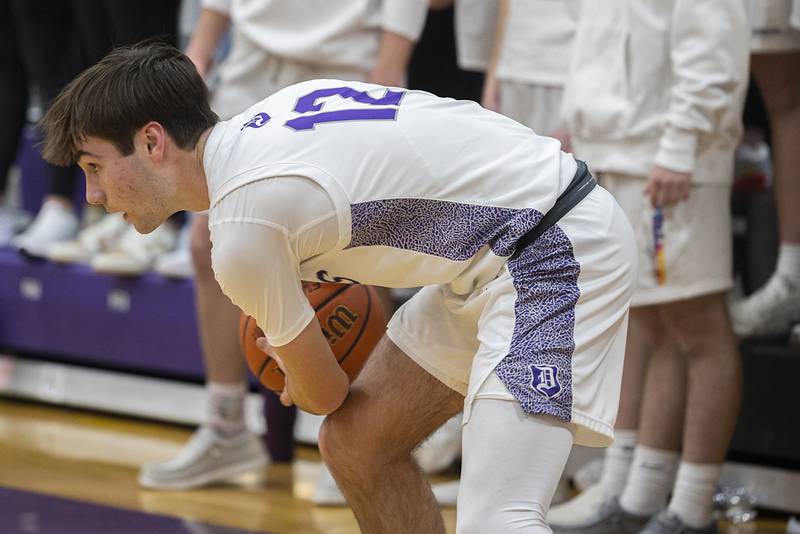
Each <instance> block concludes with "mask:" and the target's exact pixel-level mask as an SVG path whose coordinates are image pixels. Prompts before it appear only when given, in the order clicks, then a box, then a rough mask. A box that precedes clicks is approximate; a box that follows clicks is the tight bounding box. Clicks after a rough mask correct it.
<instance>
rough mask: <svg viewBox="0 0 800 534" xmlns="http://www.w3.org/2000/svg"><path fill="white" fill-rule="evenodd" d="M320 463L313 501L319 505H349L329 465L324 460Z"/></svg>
mask: <svg viewBox="0 0 800 534" xmlns="http://www.w3.org/2000/svg"><path fill="white" fill-rule="evenodd" d="M319 465H320V468H319V474H318V475H317V484H316V485H315V486H314V495H312V496H311V502H313V503H314V504H316V505H317V506H347V500H346V499H345V498H344V495H342V491H341V490H340V489H339V487H338V486H337V485H336V481H335V480H334V479H333V475H332V474H331V472H330V470H329V469H328V466H327V465H325V463H324V462H321V463H320V464H319Z"/></svg>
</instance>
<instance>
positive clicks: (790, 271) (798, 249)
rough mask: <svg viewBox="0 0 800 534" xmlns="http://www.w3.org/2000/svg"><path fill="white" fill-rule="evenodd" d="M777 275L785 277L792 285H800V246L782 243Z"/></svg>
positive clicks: (779, 251) (776, 268) (776, 269)
mask: <svg viewBox="0 0 800 534" xmlns="http://www.w3.org/2000/svg"><path fill="white" fill-rule="evenodd" d="M775 274H778V275H780V276H783V277H784V278H785V279H786V280H789V281H790V282H791V283H792V285H800V244H798V243H781V245H780V248H779V249H778V264H777V266H776V267H775Z"/></svg>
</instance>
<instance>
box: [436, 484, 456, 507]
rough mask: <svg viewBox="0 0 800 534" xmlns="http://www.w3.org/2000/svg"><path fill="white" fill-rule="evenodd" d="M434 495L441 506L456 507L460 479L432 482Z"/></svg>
mask: <svg viewBox="0 0 800 534" xmlns="http://www.w3.org/2000/svg"><path fill="white" fill-rule="evenodd" d="M431 489H432V490H433V496H434V497H436V502H438V503H439V504H440V505H441V506H448V507H455V505H456V502H457V501H458V480H451V481H450V482H440V483H438V484H431Z"/></svg>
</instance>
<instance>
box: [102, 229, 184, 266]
mask: <svg viewBox="0 0 800 534" xmlns="http://www.w3.org/2000/svg"><path fill="white" fill-rule="evenodd" d="M177 238H178V231H177V229H176V228H175V225H174V224H172V223H170V222H165V223H164V224H162V225H161V226H159V227H158V228H156V229H155V230H153V231H152V232H150V233H149V234H140V233H139V232H137V231H136V229H135V228H134V227H133V226H129V227H128V229H127V230H125V233H124V234H123V235H122V237H121V238H120V240H119V242H118V243H117V245H116V246H114V247H113V248H112V249H110V250H108V251H106V252H100V253H98V254H96V255H95V256H94V257H93V258H92V260H91V262H90V265H91V266H92V269H94V270H95V271H97V272H99V273H107V274H117V275H124V276H134V275H139V274H143V273H145V272H147V271H149V270H150V269H151V268H152V267H153V262H154V261H155V259H156V258H157V257H158V256H159V255H160V254H163V253H165V252H167V251H168V250H172V249H173V248H174V247H175V242H176V240H177Z"/></svg>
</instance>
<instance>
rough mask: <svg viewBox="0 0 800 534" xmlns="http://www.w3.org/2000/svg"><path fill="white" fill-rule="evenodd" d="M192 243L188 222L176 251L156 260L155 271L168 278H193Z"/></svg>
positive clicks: (181, 233)
mask: <svg viewBox="0 0 800 534" xmlns="http://www.w3.org/2000/svg"><path fill="white" fill-rule="evenodd" d="M190 242H191V225H190V224H189V222H188V221H187V223H186V224H184V225H183V228H181V231H180V233H179V234H178V244H177V245H176V246H175V250H172V251H170V252H166V253H164V254H162V255H160V256H159V257H158V258H156V261H155V263H154V264H153V270H154V271H155V272H157V273H159V274H161V275H162V276H166V277H167V278H191V277H192V276H194V265H193V264H192V252H191V250H190Z"/></svg>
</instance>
